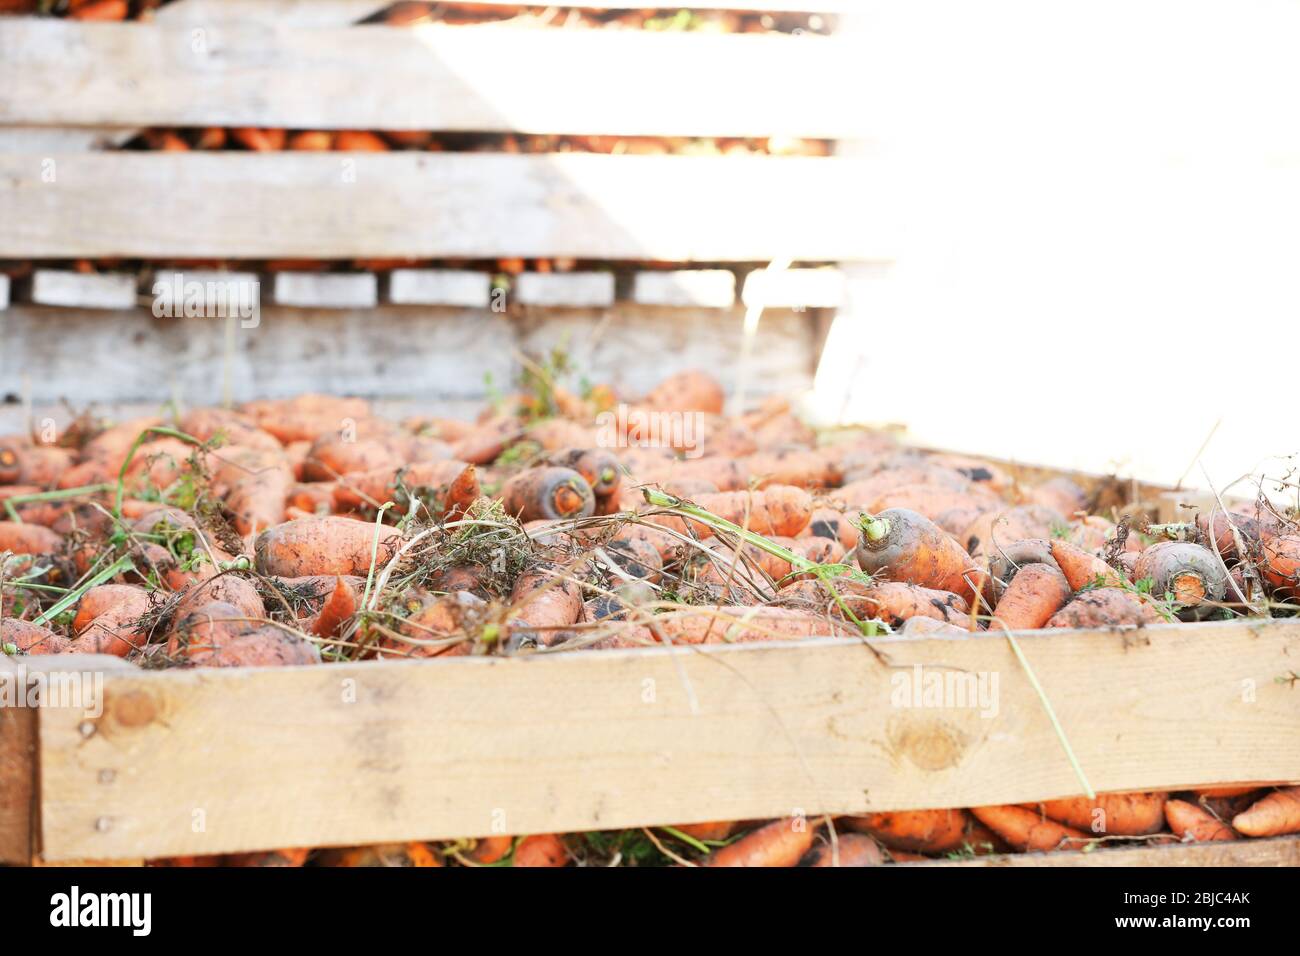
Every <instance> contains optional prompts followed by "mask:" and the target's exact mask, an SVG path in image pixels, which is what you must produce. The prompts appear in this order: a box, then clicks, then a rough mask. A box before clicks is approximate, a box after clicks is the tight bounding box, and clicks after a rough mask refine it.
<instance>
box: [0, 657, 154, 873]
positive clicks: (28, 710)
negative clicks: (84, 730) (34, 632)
mask: <svg viewBox="0 0 1300 956" xmlns="http://www.w3.org/2000/svg"><path fill="white" fill-rule="evenodd" d="M133 671H134V668H133V667H132V666H131V665H130V664H127V663H126V662H125V661H123V660H121V659H120V658H116V657H105V656H101V655H87V654H59V655H48V656H47V655H38V656H22V657H14V658H11V657H8V656H7V655H5V654H2V653H0V680H4V681H7V682H13V683H12V685H10V686H7V687H6V694H13V693H22V694H23V695H24V696H23V697H22V698H21V702H22V704H23V705H22V706H8V704H9V703H11V701H10V700H9V699H8V697H6V698H5V703H6V706H0V864H6V863H7V864H20V865H23V866H26V865H27V864H29V863H33V862H37V857H38V856H39V854H40V849H41V848H40V846H39V841H38V840H37V836H38V833H39V816H40V802H39V800H38V799H37V798H36V796H35V794H36V788H37V786H38V784H37V760H38V757H37V750H38V745H37V734H38V721H37V712H36V710H35V709H34V708H32V707H28V706H26V704H27V703H31V702H32V701H31V700H29V699H28V697H27V696H26V695H27V693H28V688H29V686H32V685H33V682H34V681H36V680H39V679H45V680H46V681H47V685H46V688H47V690H50V691H52V693H50V694H46V695H45V696H42V697H39V698H37V700H39V702H40V703H41V705H42V706H46V705H48V704H50V703H58V702H59V694H60V690H59V689H60V687H69V686H71V685H69V684H67V683H66V682H67V681H69V680H75V681H78V684H77V685H76V686H75V687H73V688H72V691H71V694H72V696H70V697H69V698H68V699H67V700H66V701H63V703H77V704H81V705H86V706H87V707H88V711H87V710H84V709H81V708H78V709H76V710H63V711H61V713H63V714H64V715H65V716H67V717H69V718H73V719H76V720H78V722H79V724H80V722H81V721H84V719H85V716H86V714H87V712H89V713H94V712H95V711H96V710H97V708H98V705H99V704H101V703H102V696H101V695H100V693H99V692H100V691H102V688H103V679H102V678H103V676H104V675H107V674H112V673H124V672H133ZM13 703H17V701H13ZM119 855H120V856H125V857H130V856H138V854H119Z"/></svg>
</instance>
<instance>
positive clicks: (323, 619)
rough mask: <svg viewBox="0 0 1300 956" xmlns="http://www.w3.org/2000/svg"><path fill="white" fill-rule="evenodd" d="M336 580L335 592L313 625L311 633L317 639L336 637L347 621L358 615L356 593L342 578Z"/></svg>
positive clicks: (331, 594) (332, 592) (326, 601)
mask: <svg viewBox="0 0 1300 956" xmlns="http://www.w3.org/2000/svg"><path fill="white" fill-rule="evenodd" d="M334 580H335V582H336V583H335V585H334V590H333V591H331V592H330V596H329V597H328V598H327V599H326V600H325V604H324V605H323V606H322V607H321V609H320V613H319V614H317V615H316V618H315V620H313V621H312V623H311V628H310V629H311V632H312V633H313V634H315V635H316V636H317V637H334V636H336V635H337V634H338V632H339V629H340V628H341V627H342V626H343V625H344V624H345V623H346V622H347V620H348V619H349V618H351V617H352V615H353V614H356V613H357V593H356V591H355V590H353V588H351V587H349V586H348V585H347V584H345V583H344V582H343V578H342V577H336V578H335V579H334Z"/></svg>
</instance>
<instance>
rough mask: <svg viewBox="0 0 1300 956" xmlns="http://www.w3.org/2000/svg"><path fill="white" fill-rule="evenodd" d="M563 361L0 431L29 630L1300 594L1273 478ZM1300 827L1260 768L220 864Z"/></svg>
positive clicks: (728, 613) (581, 643)
mask: <svg viewBox="0 0 1300 956" xmlns="http://www.w3.org/2000/svg"><path fill="white" fill-rule="evenodd" d="M561 378H562V376H560V375H559V374H557V369H556V368H555V367H552V366H549V365H548V366H534V367H533V368H532V369H531V370H530V372H529V373H528V375H526V376H525V379H524V381H523V382H522V385H523V388H521V390H520V391H519V392H517V393H515V394H511V395H506V396H504V397H501V398H499V399H497V400H496V401H494V402H493V403H492V404H491V405H489V406H488V407H486V408H485V409H484V410H483V412H482V414H481V415H480V416H479V417H478V419H477V420H474V421H466V420H461V419H453V418H445V417H438V416H417V417H412V418H408V419H407V420H405V421H401V422H395V421H390V420H387V419H385V418H382V417H380V416H378V415H376V414H375V413H374V411H373V409H372V408H371V406H370V404H369V403H368V402H367V401H365V400H362V399H357V398H340V397H333V396H326V395H300V396H296V397H293V398H289V399H273V400H263V401H253V402H248V403H246V404H244V405H242V406H240V407H238V408H235V409H217V408H196V409H191V410H188V411H183V412H180V413H177V414H175V415H173V416H171V417H169V418H166V419H164V418H162V417H156V418H146V419H137V420H132V421H124V422H108V421H103V420H98V419H95V418H94V417H93V416H91V415H89V414H87V415H83V416H81V417H80V418H78V419H76V420H74V421H73V422H72V423H71V424H70V425H68V426H67V427H66V428H65V429H64V430H63V431H62V432H61V433H59V434H56V435H51V434H49V433H48V432H46V433H42V434H40V435H26V434H17V435H8V436H0V508H3V511H4V514H3V515H0V519H2V520H0V565H2V566H0V646H2V647H3V652H4V653H6V654H9V655H27V654H60V653H99V654H111V655H116V656H120V657H124V658H128V659H130V660H134V661H138V662H140V663H144V664H147V665H148V666H151V667H231V666H285V665H320V664H327V663H329V662H334V661H363V660H381V659H384V660H392V659H404V658H415V659H426V658H434V657H455V656H463V655H474V656H481V655H509V654H526V653H537V652H547V653H551V652H564V653H571V652H578V651H582V650H585V649H592V650H599V649H602V648H611V647H624V648H627V647H641V646H652V645H655V644H659V643H663V642H672V643H677V644H700V643H723V642H754V641H768V640H800V639H805V638H812V637H823V636H827V635H846V636H847V635H860V634H863V633H868V634H871V633H876V634H883V633H887V632H893V633H897V634H901V635H903V636H904V637H906V636H917V637H947V638H968V637H970V636H972V635H973V634H976V633H980V632H985V633H993V634H1002V633H1006V632H1010V633H1013V634H1015V633H1020V632H1024V631H1027V630H1035V629H1042V628H1048V629H1051V628H1069V627H1089V628H1096V627H1108V628H1111V627H1141V626H1145V625H1149V624H1158V623H1161V622H1166V621H1169V622H1173V621H1186V622H1195V621H1207V620H1216V619H1223V618H1229V617H1237V616H1264V615H1275V616H1283V615H1288V614H1292V613H1295V610H1296V608H1297V604H1296V603H1295V602H1296V600H1297V599H1298V598H1300V530H1297V524H1296V521H1295V517H1294V515H1293V514H1291V513H1288V512H1286V511H1284V510H1279V509H1278V508H1276V507H1275V506H1273V505H1271V504H1269V503H1267V502H1265V501H1263V500H1261V501H1258V502H1248V503H1235V504H1232V505H1230V506H1229V507H1228V510H1227V511H1223V510H1221V509H1215V510H1214V511H1212V512H1211V513H1208V514H1201V515H1197V516H1196V517H1195V518H1194V519H1193V520H1191V521H1188V522H1185V523H1179V524H1166V525H1151V524H1148V523H1146V521H1145V518H1144V517H1143V516H1142V515H1141V514H1140V513H1138V512H1132V513H1124V512H1123V511H1122V510H1121V509H1120V507H1119V505H1118V502H1117V501H1112V502H1110V503H1107V502H1106V501H1104V500H1103V499H1102V498H1101V497H1100V495H1101V493H1102V492H1104V491H1105V490H1106V489H1105V486H1099V488H1098V489H1096V490H1094V491H1093V492H1092V493H1090V492H1089V491H1088V490H1086V489H1084V488H1082V487H1080V486H1079V485H1078V484H1076V483H1075V482H1074V481H1072V480H1071V479H1068V478H1063V477H1054V478H1051V479H1049V480H1046V481H1026V480H1024V479H1023V478H1022V477H1021V475H1020V473H1019V471H1018V469H1016V468H1014V467H1012V466H1008V465H1002V464H998V463H995V462H990V461H984V460H980V459H975V458H970V457H966V456H959V455H952V454H936V453H928V452H923V451H919V450H916V449H912V448H908V447H906V446H904V445H902V444H900V443H899V442H898V440H897V439H896V438H895V437H894V436H892V435H890V434H888V433H883V432H878V431H871V430H862V429H857V430H847V431H837V432H833V433H828V434H818V433H817V432H815V431H814V430H812V429H810V428H809V427H808V426H807V425H805V424H804V423H803V422H802V421H801V420H800V418H799V417H798V416H797V415H796V414H795V413H794V411H793V410H792V409H791V407H790V406H789V404H788V403H786V402H785V401H783V400H781V399H776V398H772V399H767V400H764V401H762V402H761V403H759V404H758V405H757V406H756V407H754V408H751V409H748V410H745V411H744V412H743V413H741V414H737V415H727V414H724V410H723V405H724V395H723V390H722V387H721V386H720V384H719V383H718V382H717V381H716V380H715V379H713V378H712V377H711V376H709V375H708V374H705V373H703V372H684V373H681V374H678V375H674V376H672V377H670V378H669V379H667V380H666V381H664V382H662V383H661V384H660V385H659V386H657V387H656V388H654V389H652V390H650V391H649V392H646V393H644V394H641V395H619V394H618V393H617V391H616V390H615V389H614V388H613V387H612V386H608V385H595V386H589V387H586V388H584V389H582V390H577V391H575V390H570V389H566V388H565V387H563V385H562V384H559V381H560V379H561ZM1293 832H1300V790H1297V788H1294V787H1292V788H1281V789H1277V788H1272V787H1260V786H1249V787H1244V788H1236V789H1227V790H1225V789H1222V788H1220V789H1212V790H1199V791H1188V792H1181V793H1173V794H1165V793H1145V794H1103V795H1101V796H1099V797H1098V798H1096V799H1095V800H1087V799H1085V798H1079V799H1077V800H1062V801H1053V802H1050V803H1045V804H1042V805H1037V804H1035V805H1023V806H1005V807H974V808H969V809H954V810H924V811H909V812H906V813H887V814H870V815H865V816H858V817H840V818H837V819H834V820H823V819H809V820H799V819H794V820H784V821H748V822H745V821H736V822H719V823H713V824H683V825H681V826H679V827H668V828H663V829H662V830H656V831H647V832H646V833H645V834H643V835H642V836H639V837H636V838H635V839H633V838H631V837H618V838H617V839H615V838H614V837H607V838H602V839H601V840H597V839H596V838H594V837H593V838H590V839H589V838H588V837H585V836H580V835H564V836H559V835H549V836H533V837H528V838H526V839H524V840H522V841H519V840H516V839H512V838H510V837H508V836H497V837H492V838H485V839H483V840H478V841H462V842H461V843H458V844H440V845H437V846H425V845H423V844H412V845H404V846H400V847H381V848H376V847H369V848H356V849H354V850H352V851H346V852H345V851H329V852H324V851H314V852H308V851H307V850H294V851H289V850H285V851H279V852H278V853H277V854H272V855H261V856H258V857H256V858H254V857H240V858H233V859H230V860H223V861H222V862H230V863H248V862H253V863H257V864H259V865H261V864H268V863H271V864H279V865H296V864H301V863H303V862H306V861H315V862H321V863H335V864H338V865H368V864H371V863H376V862H378V863H379V865H412V866H418V865H443V864H464V865H505V864H506V863H512V864H513V865H567V864H569V863H582V862H584V861H592V860H597V859H607V858H608V857H609V855H610V854H615V853H616V854H622V855H624V856H625V857H626V858H628V859H632V858H635V859H643V860H645V861H647V862H648V861H656V862H660V863H663V862H679V863H687V864H707V865H710V866H757V865H789V866H793V865H809V866H823V865H875V864H877V863H881V862H888V861H891V860H894V861H906V860H910V859H914V858H916V857H918V856H923V857H941V856H945V855H949V854H953V853H982V852H992V851H998V852H1007V851H1030V850H1053V849H1067V848H1077V847H1081V846H1085V845H1087V844H1089V843H1092V842H1094V841H1098V840H1106V839H1112V838H1113V839H1144V840H1158V841H1166V840H1183V841H1189V840H1225V839H1237V838H1240V837H1257V836H1268V835H1276V834H1281V833H1293ZM593 841H594V842H593ZM602 841H603V842H602ZM597 844H599V845H597ZM615 844H617V847H619V848H618V849H611V847H614V846H615ZM602 854H604V856H602ZM393 861H397V862H396V864H394V862H393ZM209 862H211V861H209Z"/></svg>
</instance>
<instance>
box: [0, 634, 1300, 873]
mask: <svg viewBox="0 0 1300 956" xmlns="http://www.w3.org/2000/svg"><path fill="white" fill-rule="evenodd" d="M1020 641H1021V644H1022V647H1023V649H1024V652H1025V654H1026V656H1027V658H1028V659H1029V661H1030V662H1031V663H1032V665H1033V667H1034V670H1035V672H1036V673H1037V675H1038V678H1039V680H1040V681H1041V683H1042V686H1043V688H1044V690H1045V692H1046V693H1047V695H1048V697H1049V698H1050V699H1051V700H1052V701H1053V704H1054V707H1055V709H1056V712H1057V715H1058V717H1059V718H1060V721H1061V723H1062V725H1063V726H1064V728H1065V731H1066V733H1067V734H1068V736H1069V739H1070V741H1071V743H1072V745H1073V747H1074V750H1075V752H1076V754H1077V756H1078V759H1079V761H1080V763H1081V765H1082V767H1083V768H1084V771H1085V773H1086V774H1087V775H1088V779H1089V781H1090V782H1091V784H1092V786H1093V787H1094V788H1095V789H1096V790H1097V791H1099V792H1101V791H1130V790H1147V789H1161V790H1174V789H1179V788H1185V787H1191V786H1202V785H1216V784H1231V783H1243V782H1280V781H1300V734H1297V733H1296V728H1297V727H1298V726H1300V690H1298V689H1297V688H1296V687H1295V680H1296V677H1297V667H1296V661H1297V660H1298V659H1300V623H1296V622H1292V621H1281V620H1280V621H1271V622H1249V621H1243V622H1236V623H1218V624H1198V625H1160V626H1153V627H1146V628H1142V629H1136V630H1135V629H1120V630H1104V629H1103V630H1085V631H1055V632H1051V633H1042V632H1039V633H1029V634H1025V635H1023V636H1021V637H1020ZM869 643H870V644H871V645H872V647H873V648H874V649H875V650H876V651H878V652H879V653H880V654H881V655H883V658H884V660H883V662H882V661H881V660H879V659H877V657H876V655H874V654H873V653H872V652H871V650H870V649H869V648H868V647H866V646H864V642H862V641H857V640H844V639H830V638H828V639H819V640H810V641H803V642H792V643H780V644H770V645H747V646H708V647H692V648H678V649H671V648H655V649H645V650H631V651H587V652H569V653H560V654H538V655H533V656H528V657H517V658H459V659H455V660H445V661H437V660H435V661H426V662H418V663H416V662H364V663H354V664H337V665H324V666H319V667H300V668H285V669H229V670H171V671H141V670H138V669H135V668H133V667H130V666H128V665H124V664H123V663H122V662H121V661H119V660H117V659H115V658H81V659H77V660H69V659H59V658H45V659H40V658H28V659H25V660H24V661H23V663H25V664H28V665H30V666H31V667H32V668H33V669H38V670H43V671H46V672H48V671H52V670H53V671H67V670H68V669H76V670H78V671H81V672H84V673H87V674H98V675H100V677H98V678H97V679H99V680H102V712H101V713H92V714H91V715H90V716H88V715H87V712H86V710H85V709H84V708H83V706H80V705H84V703H85V701H84V700H82V701H80V702H78V703H79V706H75V707H67V706H49V707H43V708H40V709H38V710H35V711H33V710H21V709H20V710H13V709H7V710H3V711H0V781H4V788H3V790H0V793H2V794H3V799H0V855H2V856H3V858H4V859H6V860H25V859H26V858H27V857H28V855H38V856H39V857H40V858H42V859H43V860H44V861H47V862H55V863H57V862H59V861H66V860H84V859H97V860H111V859H119V858H137V859H138V858H141V857H144V858H149V857H157V856H170V855H188V854H206V853H220V852H229V851H243V850H252V849H264V848H272V847H281V846H298V845H304V846H305V845H312V846H316V845H347V844H359V843H377V842H387V841H397V840H410V839H442V838H456V837H465V836H477V835H483V834H486V833H491V832H501V830H502V829H503V828H504V830H505V831H506V832H512V833H529V832H569V831H580V830H592V829H614V828H622V827H630V826H643V825H644V826H653V825H660V824H675V823H690V822H700V821H706V820H713V819H754V818H765V817H776V816H787V815H795V814H801V813H802V814H808V815H810V816H811V815H816V814H822V813H862V812H868V811H876V810H886V809H896V810H902V809H918V808H933V807H965V806H977V805H982V804H993V803H1014V802H1025V801H1035V800H1044V799H1051V798H1057V797H1065V796H1069V795H1072V794H1076V793H1078V792H1079V790H1080V786H1079V782H1078V780H1077V779H1076V777H1075V775H1074V773H1073V771H1072V770H1071V768H1070V766H1069V764H1068V762H1067V761H1066V759H1065V756H1064V754H1063V753H1062V750H1061V747H1060V744H1059V743H1058V740H1057V738H1056V736H1055V734H1054V733H1053V731H1052V728H1051V726H1050V724H1049V721H1048V718H1047V716H1046V714H1045V712H1044V710H1043V708H1042V706H1041V704H1040V702H1039V700H1038V698H1037V697H1036V695H1035V693H1034V692H1033V690H1032V688H1031V687H1030V685H1029V682H1028V681H1027V679H1026V677H1025V674H1024V672H1023V671H1022V670H1021V669H1020V667H1019V666H1018V664H1017V663H1016V660H1015V657H1014V656H1013V654H1012V651H1011V649H1010V646H1009V644H1008V642H1007V641H1006V640H1005V639H1004V638H1002V637H999V636H995V635H982V636H977V637H973V638H967V639H957V640H950V639H943V640H935V639H928V640H904V639H899V638H883V639H879V640H873V641H871V642H869ZM0 666H4V667H7V668H8V669H9V670H14V669H16V668H17V667H18V664H16V663H15V662H14V661H12V660H11V661H5V662H4V664H3V665H0ZM917 667H920V668H922V673H924V672H925V671H927V670H930V669H933V670H937V671H942V672H944V673H957V674H967V675H984V678H985V680H986V681H988V682H989V683H988V684H986V686H989V687H992V686H993V684H992V682H993V681H996V689H997V693H996V695H995V696H991V697H988V698H986V700H985V703H986V704H987V703H988V702H989V701H993V702H994V703H993V705H992V706H988V707H985V708H984V711H983V712H982V711H981V710H980V709H979V708H977V707H957V706H949V707H936V708H930V707H907V706H899V705H900V703H901V701H900V700H899V698H897V697H896V696H895V695H896V694H898V693H900V688H901V687H902V686H903V682H904V681H910V680H912V679H914V678H915V676H916V673H917V672H916V671H915V670H914V669H915V668H917ZM92 710H95V708H92ZM1116 852H1118V853H1125V854H1128V855H1127V856H1124V857H1117V858H1116V863H1117V864H1118V865H1125V861H1127V862H1128V863H1130V864H1131V863H1136V862H1139V861H1140V862H1152V861H1169V862H1179V861H1183V862H1188V863H1192V864H1195V865H1201V864H1204V863H1207V862H1215V861H1220V862H1229V863H1243V862H1259V863H1279V862H1290V863H1295V862H1297V859H1298V856H1297V854H1298V853H1300V849H1298V845H1297V841H1295V840H1283V841H1260V842H1255V843H1242V844H1232V845H1230V846H1227V847H1224V848H1222V849H1207V848H1204V847H1161V848H1147V849H1143V850H1140V851H1138V850H1129V851H1116ZM1110 855H1111V851H1109V850H1098V851H1095V852H1093V853H1087V854H1083V853H1080V854H1069V855H1054V856H1052V857H1051V858H1050V859H1049V860H1047V861H1045V862H1050V863H1053V864H1062V863H1071V862H1074V863H1079V864H1090V863H1096V862H1100V861H1104V860H1108V859H1109V858H1110ZM991 862H993V863H996V862H998V861H979V863H980V864H981V865H990V863H991ZM1002 862H1004V863H1005V864H1006V865H1024V864H1025V863H1026V862H1028V861H1027V860H1025V859H1015V860H1007V861H1002Z"/></svg>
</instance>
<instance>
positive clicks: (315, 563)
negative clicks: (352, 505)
mask: <svg viewBox="0 0 1300 956" xmlns="http://www.w3.org/2000/svg"><path fill="white" fill-rule="evenodd" d="M376 535H377V536H378V539H379V550H378V557H377V558H376V564H377V565H379V566H382V564H383V563H384V562H385V561H387V560H388V558H389V557H390V556H391V554H392V549H394V548H395V547H396V544H397V541H398V540H399V539H400V538H401V536H402V534H401V532H400V531H398V530H397V529H396V528H393V527H391V526H388V525H380V526H376V525H375V524H373V523H372V522H369V521H356V520H354V519H352V518H342V517H337V516H332V515H331V516H327V517H320V518H300V519H299V520H297V521H290V522H287V523H285V524H282V525H277V526H276V527H274V528H270V529H268V530H266V531H263V532H262V533H261V534H260V535H258V537H257V542H256V545H255V554H256V565H257V570H258V571H260V572H261V573H262V574H269V575H277V576H281V577H289V578H295V577H303V576H305V575H308V574H360V575H364V574H367V573H368V572H369V571H370V567H371V558H370V554H371V549H372V547H373V544H374V541H375V538H376Z"/></svg>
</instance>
